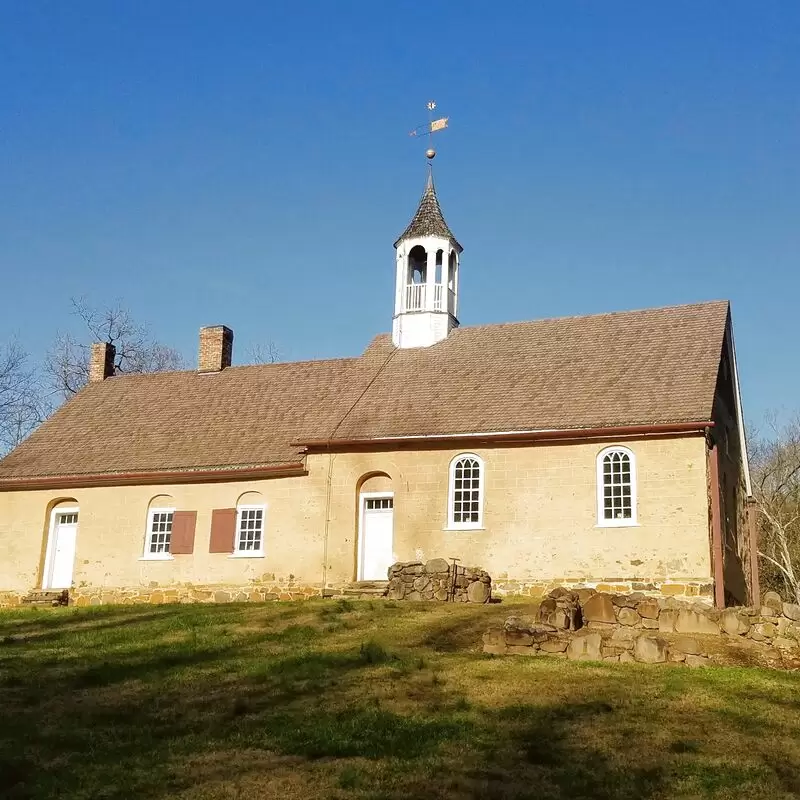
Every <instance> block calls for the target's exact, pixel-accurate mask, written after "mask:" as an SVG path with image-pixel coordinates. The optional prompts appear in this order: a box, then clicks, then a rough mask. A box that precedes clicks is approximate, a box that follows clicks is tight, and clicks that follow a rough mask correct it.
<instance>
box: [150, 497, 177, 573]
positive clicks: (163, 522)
mask: <svg viewBox="0 0 800 800" xmlns="http://www.w3.org/2000/svg"><path fill="white" fill-rule="evenodd" d="M174 515H175V501H174V500H173V499H172V497H170V495H168V494H159V495H156V496H155V497H154V498H152V500H150V502H149V503H148V506H147V531H146V533H145V540H144V556H143V558H145V559H146V560H148V561H162V560H164V559H171V558H172V555H171V554H170V541H171V539H172V519H173V517H174Z"/></svg>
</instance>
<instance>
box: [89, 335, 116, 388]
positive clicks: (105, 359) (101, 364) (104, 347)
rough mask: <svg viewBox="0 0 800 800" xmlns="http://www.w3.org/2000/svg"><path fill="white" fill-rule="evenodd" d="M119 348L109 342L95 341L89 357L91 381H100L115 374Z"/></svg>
mask: <svg viewBox="0 0 800 800" xmlns="http://www.w3.org/2000/svg"><path fill="white" fill-rule="evenodd" d="M116 355H117V349H116V347H114V345H113V344H108V342H95V343H94V344H93V345H92V355H91V357H90V359H89V383H98V382H99V381H104V380H105V379H106V378H110V377H111V376H112V375H113V374H114V358H115V356H116Z"/></svg>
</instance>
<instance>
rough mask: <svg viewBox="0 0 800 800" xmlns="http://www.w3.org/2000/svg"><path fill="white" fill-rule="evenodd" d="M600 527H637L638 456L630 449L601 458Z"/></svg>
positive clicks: (609, 452)
mask: <svg viewBox="0 0 800 800" xmlns="http://www.w3.org/2000/svg"><path fill="white" fill-rule="evenodd" d="M597 524H598V525H602V526H614V525H636V457H635V456H634V455H633V452H632V451H630V450H628V448H627V447H607V448H606V449H605V450H602V451H601V452H600V453H599V455H598V456H597Z"/></svg>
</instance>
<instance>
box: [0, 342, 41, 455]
mask: <svg viewBox="0 0 800 800" xmlns="http://www.w3.org/2000/svg"><path fill="white" fill-rule="evenodd" d="M44 416H45V410H44V408H43V404H42V402H41V397H40V394H39V392H38V386H37V383H36V375H35V372H34V370H33V369H32V368H31V366H30V364H29V360H28V356H27V354H26V353H25V351H24V350H23V349H22V348H21V347H20V345H19V343H18V342H17V341H15V340H12V341H11V342H9V343H8V344H6V345H5V346H3V347H2V348H0V455H1V454H3V453H4V452H6V451H7V450H10V449H11V448H12V447H15V446H16V445H18V444H19V443H20V442H21V441H22V440H23V439H24V438H25V437H26V436H27V435H28V434H29V433H30V432H31V431H32V430H33V429H34V428H35V427H36V425H38V424H39V422H41V420H42V419H43V418H44Z"/></svg>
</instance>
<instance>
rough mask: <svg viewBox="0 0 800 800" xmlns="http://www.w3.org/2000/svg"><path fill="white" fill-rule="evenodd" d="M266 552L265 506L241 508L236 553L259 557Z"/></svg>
mask: <svg viewBox="0 0 800 800" xmlns="http://www.w3.org/2000/svg"><path fill="white" fill-rule="evenodd" d="M263 550H264V506H239V514H238V519H237V524H236V552H237V553H241V554H251V555H258V554H260V553H262V552H263Z"/></svg>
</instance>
